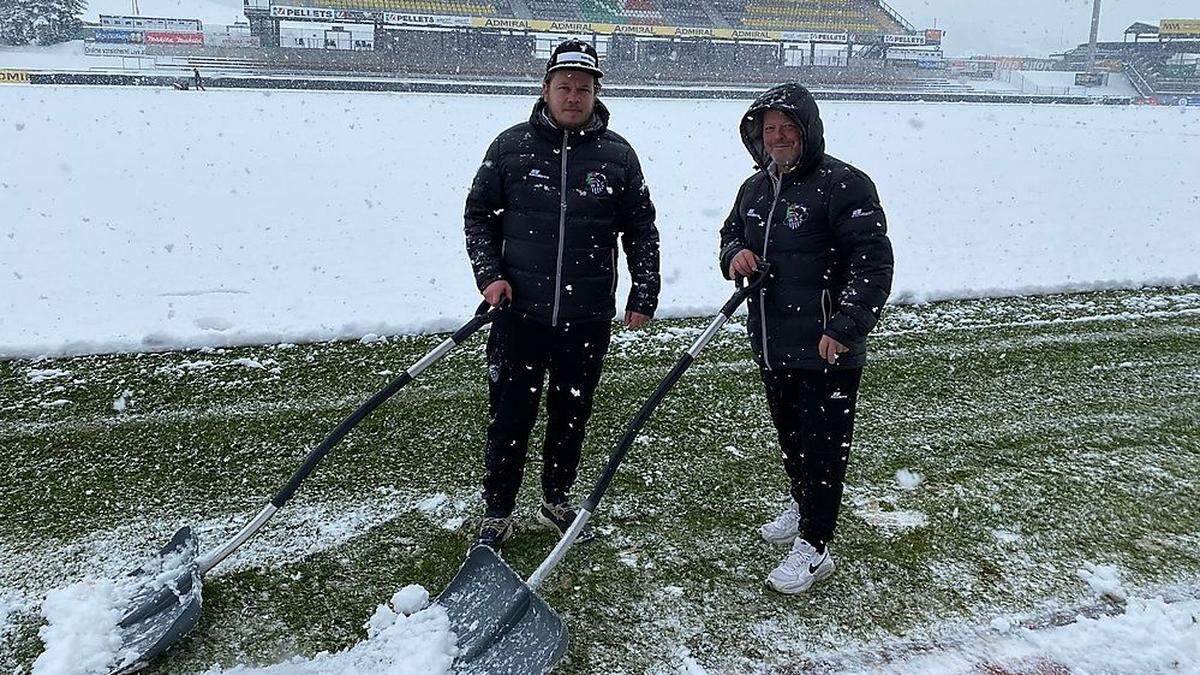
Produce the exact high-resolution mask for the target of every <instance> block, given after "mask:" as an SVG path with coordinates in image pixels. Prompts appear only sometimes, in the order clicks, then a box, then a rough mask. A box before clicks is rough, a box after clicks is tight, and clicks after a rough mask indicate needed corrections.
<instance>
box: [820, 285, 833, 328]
mask: <svg viewBox="0 0 1200 675" xmlns="http://www.w3.org/2000/svg"><path fill="white" fill-rule="evenodd" d="M826 302H828V303H829V304H828V309H826V304H825V303H826ZM832 312H833V298H831V297H830V296H829V289H828V288H822V289H821V330H825V329H826V328H828V327H829V315H830V314H831V313H832Z"/></svg>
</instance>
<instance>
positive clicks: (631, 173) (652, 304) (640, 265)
mask: <svg viewBox="0 0 1200 675" xmlns="http://www.w3.org/2000/svg"><path fill="white" fill-rule="evenodd" d="M626 175H627V176H628V183H627V184H626V186H625V191H624V193H623V194H622V195H621V205H620V210H621V211H620V213H621V215H620V223H621V245H622V247H623V248H624V249H625V257H626V258H627V263H628V265H629V276H630V278H631V280H632V281H633V287H632V288H630V290H629V301H628V302H627V303H626V304H625V310H626V311H629V312H637V313H639V314H645V315H646V316H654V310H656V309H658V291H659V288H660V287H661V284H662V282H661V279H660V277H659V270H658V259H659V253H658V228H657V227H655V226H654V218H655V211H654V203H653V202H651V201H650V188H649V187H647V186H646V179H645V177H644V176H643V175H642V165H641V163H640V162H639V161H638V158H637V154H636V153H634V151H633V149H632V148H630V150H629V159H628V166H627V173H626Z"/></svg>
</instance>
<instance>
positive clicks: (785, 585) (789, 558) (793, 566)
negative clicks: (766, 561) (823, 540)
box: [766, 537, 833, 595]
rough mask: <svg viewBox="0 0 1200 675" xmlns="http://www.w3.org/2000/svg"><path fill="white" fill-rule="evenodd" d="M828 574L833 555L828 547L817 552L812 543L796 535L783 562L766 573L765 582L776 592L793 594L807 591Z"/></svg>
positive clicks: (831, 567)
mask: <svg viewBox="0 0 1200 675" xmlns="http://www.w3.org/2000/svg"><path fill="white" fill-rule="evenodd" d="M830 574H833V556H831V555H830V554H829V547H828V546H826V547H825V550H824V551H823V552H822V553H817V549H816V548H814V547H813V545H812V544H810V543H808V542H807V541H805V540H803V539H800V538H799V537H797V538H796V541H795V542H794V543H793V544H792V550H791V551H789V552H788V554H787V555H786V556H784V558H783V562H781V563H779V567H776V568H775V569H773V570H771V573H770V574H768V575H767V579H766V584H767V588H770V589H771V590H773V591H776V592H778V593H786V594H788V595H795V594H797V593H803V592H804V591H807V590H808V589H809V588H811V587H812V585H813V584H815V583H816V582H818V581H820V580H822V579H824V578H825V577H828V576H829V575H830Z"/></svg>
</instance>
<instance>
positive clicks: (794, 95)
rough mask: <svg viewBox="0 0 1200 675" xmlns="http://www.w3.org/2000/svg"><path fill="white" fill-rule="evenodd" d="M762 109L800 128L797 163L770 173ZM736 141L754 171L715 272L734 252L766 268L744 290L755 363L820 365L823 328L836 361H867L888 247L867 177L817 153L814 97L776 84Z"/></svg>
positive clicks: (819, 132) (821, 147)
mask: <svg viewBox="0 0 1200 675" xmlns="http://www.w3.org/2000/svg"><path fill="white" fill-rule="evenodd" d="M766 110H778V111H780V112H783V113H786V114H787V115H789V116H790V117H791V118H792V119H793V120H794V121H795V122H796V124H797V126H799V127H800V129H801V131H802V132H803V134H804V153H803V155H802V156H801V158H800V161H799V163H798V164H797V166H796V167H795V168H794V169H792V170H791V171H789V172H787V173H785V174H784V175H783V178H782V180H779V179H777V178H776V176H775V174H776V172H775V170H774V166H773V163H772V162H771V158H770V157H769V156H768V155H767V153H766V151H765V149H764V147H763V140H762V116H763V113H764V112H765V111H766ZM741 132H742V141H743V142H744V143H745V144H746V149H747V150H749V151H750V155H751V156H752V157H753V158H754V162H755V164H756V167H757V168H758V172H757V173H755V174H754V175H753V176H751V177H750V178H749V179H747V180H746V182H745V183H743V184H742V187H741V189H740V190H739V191H738V196H737V201H736V202H735V203H734V206H733V211H732V212H731V213H730V214H729V218H728V219H727V220H726V221H725V225H724V226H723V227H722V228H721V255H720V265H721V272H722V273H723V274H725V275H726V276H728V274H729V264H730V262H732V260H733V257H734V256H735V255H737V253H738V252H739V251H741V250H742V249H747V248H748V249H750V250H751V251H754V252H755V253H757V254H758V255H759V256H762V257H763V258H765V259H766V260H767V261H769V262H770V263H771V265H772V271H771V275H770V278H769V279H768V280H767V283H766V284H764V287H763V289H762V291H760V292H759V293H756V294H754V295H752V296H751V297H750V300H749V311H750V316H749V320H748V322H747V323H748V327H749V329H750V337H751V344H752V345H753V348H754V353H755V357H756V359H757V360H758V362H759V365H760V366H762V367H766V368H802V369H822V368H826V367H830V366H828V364H827V363H826V362H825V361H824V360H823V359H822V358H821V356H820V354H819V353H818V351H817V345H818V343H819V342H820V340H821V336H822V334H824V335H828V336H830V337H832V338H834V339H835V340H837V341H838V342H841V343H842V344H844V345H846V346H847V347H849V348H850V351H849V352H848V353H846V354H843V355H842V356H841V357H840V358H839V359H838V362H837V366H836V367H838V368H860V367H862V366H863V365H865V364H866V359H867V334H868V333H870V332H871V329H872V328H874V327H875V323H876V321H878V319H879V312H880V310H881V309H882V308H883V305H884V302H886V301H887V297H888V294H889V293H890V292H891V288H892V245H891V242H890V241H889V240H888V237H887V219H886V218H885V217H884V214H883V208H882V207H881V206H880V205H879V195H878V194H877V193H876V191H875V185H874V184H873V183H872V182H871V179H870V178H868V177H867V175H866V174H864V173H863V172H861V171H859V170H858V169H856V168H854V167H853V166H850V165H849V164H847V163H845V162H843V161H841V160H838V159H835V158H833V157H830V156H829V155H827V154H825V136H824V128H823V126H822V124H821V116H820V113H819V111H818V110H817V103H816V101H815V100H813V97H812V94H810V93H809V92H808V90H807V89H805V88H804V87H802V86H800V85H798V84H794V83H793V84H784V85H780V86H777V87H775V88H773V89H771V90H769V91H768V92H767V93H765V94H763V95H762V96H760V97H759V98H758V100H756V101H755V102H754V104H753V105H751V106H750V109H749V110H748V111H747V112H746V115H745V117H743V118H742V123H741Z"/></svg>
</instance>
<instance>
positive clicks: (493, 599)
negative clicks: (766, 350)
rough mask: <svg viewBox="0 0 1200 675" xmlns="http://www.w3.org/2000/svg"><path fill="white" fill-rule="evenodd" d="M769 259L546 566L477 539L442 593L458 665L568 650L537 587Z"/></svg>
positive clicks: (494, 663) (499, 664) (519, 662)
mask: <svg viewBox="0 0 1200 675" xmlns="http://www.w3.org/2000/svg"><path fill="white" fill-rule="evenodd" d="M768 271H769V270H768V266H767V264H766V263H765V262H760V264H759V267H758V271H757V274H755V275H754V277H753V278H751V279H750V281H749V282H748V283H744V284H743V282H742V280H741V279H739V280H738V284H737V290H736V291H735V292H734V294H733V296H732V297H730V298H729V301H728V302H726V303H725V306H724V307H722V308H721V311H720V313H719V314H717V316H716V317H715V318H714V319H713V320H712V322H711V323H709V324H708V328H706V329H704V332H703V333H701V334H700V337H698V338H697V339H696V341H695V342H694V343H692V346H691V348H689V349H688V350H687V351H686V352H684V353H683V354H682V355H681V356H680V357H679V360H678V361H676V362H675V366H674V367H673V368H671V371H670V372H669V373H667V376H666V377H665V378H663V380H662V381H661V382H659V384H658V388H656V389H655V390H654V393H653V394H651V395H650V398H649V399H648V400H647V401H646V402H645V403H644V404H642V408H641V410H639V411H638V414H637V416H636V417H634V418H633V421H631V422H630V423H629V426H628V427H626V429H625V435H624V436H622V437H621V440H620V442H619V443H617V447H616V449H615V450H613V453H612V455H611V456H610V457H609V460H608V465H607V466H606V467H605V468H604V473H603V474H602V475H601V476H600V480H599V481H598V482H597V483H596V487H595V488H594V489H593V490H592V494H591V496H589V497H588V498H587V500H586V501H585V502H584V503H583V506H582V507H581V508H580V510H579V513H578V515H576V517H575V521H574V522H573V523H571V527H570V528H568V529H567V532H566V534H564V535H563V536H562V539H560V540H559V542H558V545H557V546H555V547H554V550H553V551H551V552H550V555H549V556H548V557H547V558H546V560H545V561H543V562H542V564H541V566H540V567H538V568H537V570H536V571H535V572H534V573H533V574H532V575H531V576H530V577H529V579H527V580H525V581H522V580H521V577H520V576H518V575H517V573H516V572H515V571H513V569H512V568H511V567H509V566H508V564H507V563H505V562H504V560H502V559H501V558H500V556H499V555H498V554H497V553H496V551H494V550H492V549H491V548H490V547H487V546H475V547H473V548H472V549H471V550H470V552H469V553H468V554H467V560H466V562H464V563H463V565H462V567H461V568H459V570H458V574H456V575H455V576H454V578H453V579H451V580H450V585H449V586H447V587H446V590H445V591H443V592H442V594H441V595H440V596H439V597H438V599H437V604H439V605H441V606H442V607H444V608H445V610H446V614H447V615H449V617H450V626H451V630H453V631H454V634H455V635H456V636H457V638H458V648H459V655H458V657H457V658H456V659H455V663H454V665H455V672H457V673H545V672H548V671H549V670H550V669H551V668H553V667H554V665H555V664H556V663H558V661H559V659H561V658H562V657H563V655H564V654H565V653H566V651H567V627H566V624H564V623H563V620H562V619H561V618H559V616H558V615H557V614H555V613H554V610H553V609H551V608H550V605H548V604H546V601H545V600H543V599H542V598H541V597H539V596H538V595H537V590H538V588H540V587H541V585H542V583H543V582H544V581H545V580H546V577H547V576H549V575H550V572H551V570H553V569H554V568H555V566H557V565H558V563H559V562H560V561H561V560H562V558H563V556H564V555H566V552H567V549H568V548H570V547H571V545H572V544H573V543H575V539H576V537H578V536H579V533H580V532H581V531H583V527H584V525H586V524H587V521H588V519H589V518H591V517H592V514H593V513H595V511H596V508H597V506H599V504H600V499H601V498H602V497H603V496H604V493H605V491H606V490H608V486H609V483H611V482H612V479H613V477H614V476H615V475H616V473H617V468H618V467H620V466H621V462H622V461H624V459H625V454H626V453H627V452H628V451H629V448H630V446H632V445H633V441H634V439H636V438H637V435H638V432H639V431H641V428H642V425H643V424H645V423H646V420H648V419H650V415H652V414H653V413H654V409H655V408H657V407H658V404H659V403H661V402H662V400H663V399H664V398H666V396H667V392H669V391H670V390H671V387H673V386H675V383H676V382H678V381H679V378H680V377H682V376H683V373H684V372H685V371H686V370H687V369H688V367H689V366H691V365H692V362H693V361H695V360H696V359H697V358H698V357H699V356H700V352H701V351H703V350H704V347H705V346H706V345H708V343H709V341H711V340H712V338H713V336H714V335H716V334H717V331H718V330H720V328H721V326H723V325H724V324H725V322H726V321H729V318H730V317H731V316H732V315H733V313H734V312H735V311H736V310H737V308H738V307H739V306H740V305H741V304H742V302H743V301H745V300H746V298H747V297H749V295H750V294H751V293H752V292H754V291H755V290H757V289H758V288H759V287H761V286H762V284H763V282H764V281H765V280H766V278H767V274H768Z"/></svg>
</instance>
